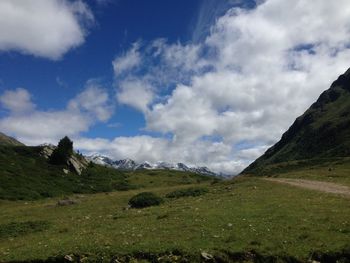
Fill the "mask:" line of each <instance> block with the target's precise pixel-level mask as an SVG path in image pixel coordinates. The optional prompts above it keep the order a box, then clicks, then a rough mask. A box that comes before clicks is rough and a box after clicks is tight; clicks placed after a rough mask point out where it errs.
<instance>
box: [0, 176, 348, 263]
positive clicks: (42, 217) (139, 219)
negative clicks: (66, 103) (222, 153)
mask: <svg viewBox="0 0 350 263" xmlns="http://www.w3.org/2000/svg"><path fill="white" fill-rule="evenodd" d="M196 185H197V186H198V185H201V186H208V185H207V183H201V184H196ZM190 186H191V185H188V186H166V187H164V186H163V187H157V188H154V189H149V190H151V191H153V192H155V193H157V194H159V195H161V196H165V195H166V194H167V193H169V192H171V191H173V190H175V189H179V188H184V187H190ZM208 188H209V193H207V194H205V195H202V196H198V197H185V198H179V199H175V200H173V199H167V201H166V202H165V203H164V204H163V205H161V206H159V207H150V208H145V209H142V210H141V209H140V210H139V209H129V210H125V209H123V208H124V207H126V205H127V203H128V200H129V199H130V198H131V197H132V196H133V195H135V194H136V193H138V192H140V191H143V190H131V191H125V192H113V193H109V194H94V195H86V196H84V197H81V198H80V199H79V200H80V203H79V204H77V205H73V206H66V207H56V206H54V204H55V203H56V199H45V200H39V201H34V202H24V201H16V202H10V201H0V206H1V211H2V213H1V214H0V229H1V226H4V225H5V226H7V225H9V224H10V223H13V222H26V221H30V222H36V221H39V222H46V225H48V226H49V227H48V228H45V229H44V230H42V231H39V232H31V233H27V234H22V235H19V236H17V237H3V238H1V236H0V262H1V261H11V260H29V259H45V258H48V257H50V256H55V255H65V254H70V253H77V254H80V255H82V254H86V255H87V256H88V259H90V260H91V261H97V258H99V259H100V260H101V258H102V257H103V258H104V260H105V261H106V262H109V260H110V258H111V257H112V256H113V255H117V254H130V253H131V254H132V253H135V252H139V251H143V252H145V253H147V252H148V253H149V252H153V253H161V252H165V251H174V250H176V249H178V250H180V251H182V252H183V253H186V254H191V255H197V256H198V255H199V253H200V252H201V251H206V252H208V253H211V254H214V255H216V254H223V251H229V252H232V253H237V252H243V253H245V252H247V251H252V250H254V251H256V252H257V253H260V254H263V255H267V256H268V255H274V256H276V255H279V256H288V255H291V256H293V257H294V258H298V259H301V260H306V259H308V258H309V257H310V253H311V252H313V251H323V252H327V253H330V252H332V251H341V250H342V249H345V248H347V249H349V244H350V234H349V233H350V221H349V218H350V203H349V200H348V199H344V198H342V197H339V196H336V195H329V194H323V193H319V192H314V191H308V190H304V189H299V188H295V187H291V186H287V185H280V184H274V183H271V182H266V181H263V180H260V179H258V178H249V177H248V178H241V179H238V180H235V181H231V182H224V183H219V184H214V185H209V186H208ZM220 251H221V252H220ZM196 259H197V260H198V257H197V258H196V257H195V258H193V259H191V262H194V261H195V260H196ZM101 261H102V260H101Z"/></svg>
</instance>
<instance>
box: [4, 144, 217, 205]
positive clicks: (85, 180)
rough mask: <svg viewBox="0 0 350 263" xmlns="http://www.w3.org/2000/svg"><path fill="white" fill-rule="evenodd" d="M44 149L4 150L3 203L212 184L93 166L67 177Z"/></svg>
mask: <svg viewBox="0 0 350 263" xmlns="http://www.w3.org/2000/svg"><path fill="white" fill-rule="evenodd" d="M40 150H41V148H40V147H26V146H16V147H13V146H1V147H0V168H1V169H0V199H9V200H35V199H40V198H45V197H53V196H61V197H62V196H64V195H69V194H72V193H97V192H110V191H114V190H128V189H132V188H140V187H143V188H145V187H154V186H157V185H177V184H188V183H195V182H197V181H206V180H212V178H209V177H205V176H199V175H196V174H193V173H181V172H171V171H145V172H143V171H140V172H132V173H126V172H121V171H117V170H115V169H111V168H106V167H102V166H99V165H92V166H90V167H88V169H87V170H85V171H84V172H83V174H82V175H81V176H78V175H76V174H74V173H69V174H68V175H66V174H64V173H63V168H64V167H63V166H62V167H61V166H54V165H50V164H49V163H48V162H47V160H46V159H45V158H43V157H41V156H40V155H39V152H40Z"/></svg>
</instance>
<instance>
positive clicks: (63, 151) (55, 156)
mask: <svg viewBox="0 0 350 263" xmlns="http://www.w3.org/2000/svg"><path fill="white" fill-rule="evenodd" d="M72 154H73V142H72V141H71V140H70V139H69V138H68V137H67V136H66V137H64V138H63V139H61V140H60V141H59V143H58V145H57V147H56V149H55V150H54V151H53V152H52V154H51V156H50V163H52V164H55V165H65V164H67V162H68V160H69V158H70V157H71V156H72Z"/></svg>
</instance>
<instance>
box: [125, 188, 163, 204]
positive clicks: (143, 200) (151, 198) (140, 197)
mask: <svg viewBox="0 0 350 263" xmlns="http://www.w3.org/2000/svg"><path fill="white" fill-rule="evenodd" d="M161 203H163V199H162V198H161V197H159V196H157V195H155V194H154V193H150V192H143V193H140V194H137V195H135V196H133V197H132V198H131V199H130V200H129V205H130V206H131V207H134V208H143V207H148V206H154V205H160V204H161Z"/></svg>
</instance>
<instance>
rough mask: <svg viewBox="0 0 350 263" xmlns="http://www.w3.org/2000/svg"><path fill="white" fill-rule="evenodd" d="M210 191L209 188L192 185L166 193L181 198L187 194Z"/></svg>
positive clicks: (195, 194)
mask: <svg viewBox="0 0 350 263" xmlns="http://www.w3.org/2000/svg"><path fill="white" fill-rule="evenodd" d="M206 193H208V189H207V188H200V187H191V188H187V189H181V190H176V191H173V192H170V193H168V194H167V195H166V197H167V198H180V197H186V196H199V195H203V194H206Z"/></svg>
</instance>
